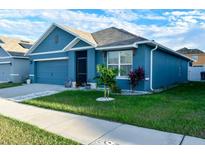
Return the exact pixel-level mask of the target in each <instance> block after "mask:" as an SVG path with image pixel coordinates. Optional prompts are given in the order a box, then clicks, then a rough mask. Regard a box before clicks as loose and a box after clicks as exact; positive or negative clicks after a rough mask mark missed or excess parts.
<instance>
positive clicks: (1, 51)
mask: <svg viewBox="0 0 205 154" xmlns="http://www.w3.org/2000/svg"><path fill="white" fill-rule="evenodd" d="M8 56H9V54H8V53H7V52H6V51H4V49H2V48H1V47H0V57H8Z"/></svg>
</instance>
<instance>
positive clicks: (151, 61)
mask: <svg viewBox="0 0 205 154" xmlns="http://www.w3.org/2000/svg"><path fill="white" fill-rule="evenodd" d="M157 48H158V45H157V44H156V46H155V48H153V49H152V50H151V53H150V90H151V91H154V89H153V87H152V80H153V78H152V76H153V52H154V51H155V50H157Z"/></svg>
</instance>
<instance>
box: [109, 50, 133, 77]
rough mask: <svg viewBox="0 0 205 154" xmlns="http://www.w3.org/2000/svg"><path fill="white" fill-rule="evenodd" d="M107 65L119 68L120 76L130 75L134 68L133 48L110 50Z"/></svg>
mask: <svg viewBox="0 0 205 154" xmlns="http://www.w3.org/2000/svg"><path fill="white" fill-rule="evenodd" d="M107 66H108V67H109V68H116V69H118V76H120V77H128V74H129V72H130V70H131V69H132V50H124V51H109V52H108V53H107Z"/></svg>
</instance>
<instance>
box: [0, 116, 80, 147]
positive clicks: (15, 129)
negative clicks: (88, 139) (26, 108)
mask: <svg viewBox="0 0 205 154" xmlns="http://www.w3.org/2000/svg"><path fill="white" fill-rule="evenodd" d="M0 144H6V145H7V144H15V145H16V144H18V145H25V144H29V145H30V144H37V145H45V144H49V145H50V144H51V145H53V144H55V145H56V144H57V145H58V144H63V145H65V144H77V143H76V142H74V141H71V140H68V139H66V138H63V137H60V136H57V135H54V134H52V133H49V132H47V131H44V130H42V129H39V128H37V127H35V126H32V125H29V124H26V123H23V122H20V121H17V120H14V119H10V118H7V117H4V116H2V115H0Z"/></svg>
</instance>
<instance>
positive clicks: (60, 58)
mask: <svg viewBox="0 0 205 154" xmlns="http://www.w3.org/2000/svg"><path fill="white" fill-rule="evenodd" d="M66 59H69V58H68V57H58V58H42V59H34V60H33V61H34V62H36V61H51V60H66Z"/></svg>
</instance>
